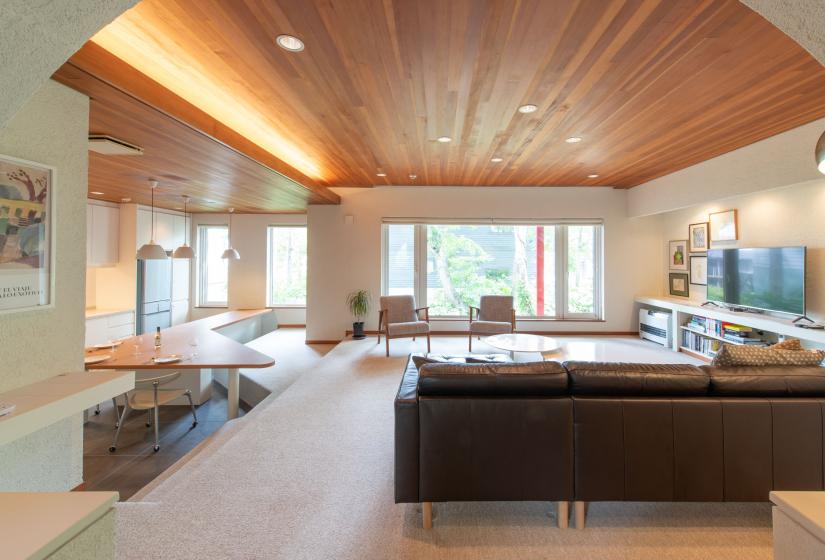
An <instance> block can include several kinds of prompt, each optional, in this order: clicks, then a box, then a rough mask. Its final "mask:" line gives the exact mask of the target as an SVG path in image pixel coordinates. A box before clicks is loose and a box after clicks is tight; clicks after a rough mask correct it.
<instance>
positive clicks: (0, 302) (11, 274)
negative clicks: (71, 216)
mask: <svg viewBox="0 0 825 560" xmlns="http://www.w3.org/2000/svg"><path fill="white" fill-rule="evenodd" d="M54 180H55V169H54V168H53V167H49V166H47V165H42V164H39V163H34V162H31V161H25V160H21V159H17V158H13V157H9V156H2V155H0V313H10V312H16V311H24V310H31V309H42V308H47V307H52V304H53V295H52V293H53V291H54V278H53V274H52V271H53V270H54V243H53V228H52V226H51V224H52V209H53V207H54Z"/></svg>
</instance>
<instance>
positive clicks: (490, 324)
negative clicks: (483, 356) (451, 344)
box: [470, 321, 513, 334]
mask: <svg viewBox="0 0 825 560" xmlns="http://www.w3.org/2000/svg"><path fill="white" fill-rule="evenodd" d="M470 332H471V333H478V334H505V333H511V332H513V324H512V323H510V322H509V321H508V322H506V323H505V322H499V321H473V322H472V323H470Z"/></svg>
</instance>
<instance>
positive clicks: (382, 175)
mask: <svg viewBox="0 0 825 560" xmlns="http://www.w3.org/2000/svg"><path fill="white" fill-rule="evenodd" d="M375 175H376V177H386V176H387V174H386V173H376V174H375Z"/></svg>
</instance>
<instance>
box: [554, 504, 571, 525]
mask: <svg viewBox="0 0 825 560" xmlns="http://www.w3.org/2000/svg"><path fill="white" fill-rule="evenodd" d="M556 518H557V519H556V521H558V524H559V529H567V526H568V522H569V519H570V502H559V507H558V512H557V515H556Z"/></svg>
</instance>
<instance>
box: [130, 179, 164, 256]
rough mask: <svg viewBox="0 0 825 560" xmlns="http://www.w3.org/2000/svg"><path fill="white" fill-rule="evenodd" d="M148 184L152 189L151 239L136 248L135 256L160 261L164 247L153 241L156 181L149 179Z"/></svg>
mask: <svg viewBox="0 0 825 560" xmlns="http://www.w3.org/2000/svg"><path fill="white" fill-rule="evenodd" d="M149 186H150V188H151V189H152V239H151V241H149V243H146V244H145V245H142V246H141V247H140V249H138V252H137V258H138V259H140V260H143V261H161V260H163V259H165V258H166V257H167V255H166V251H165V250H164V248H163V247H161V246H160V245H158V244H157V243H155V189H156V188H158V182H157V181H150V182H149Z"/></svg>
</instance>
